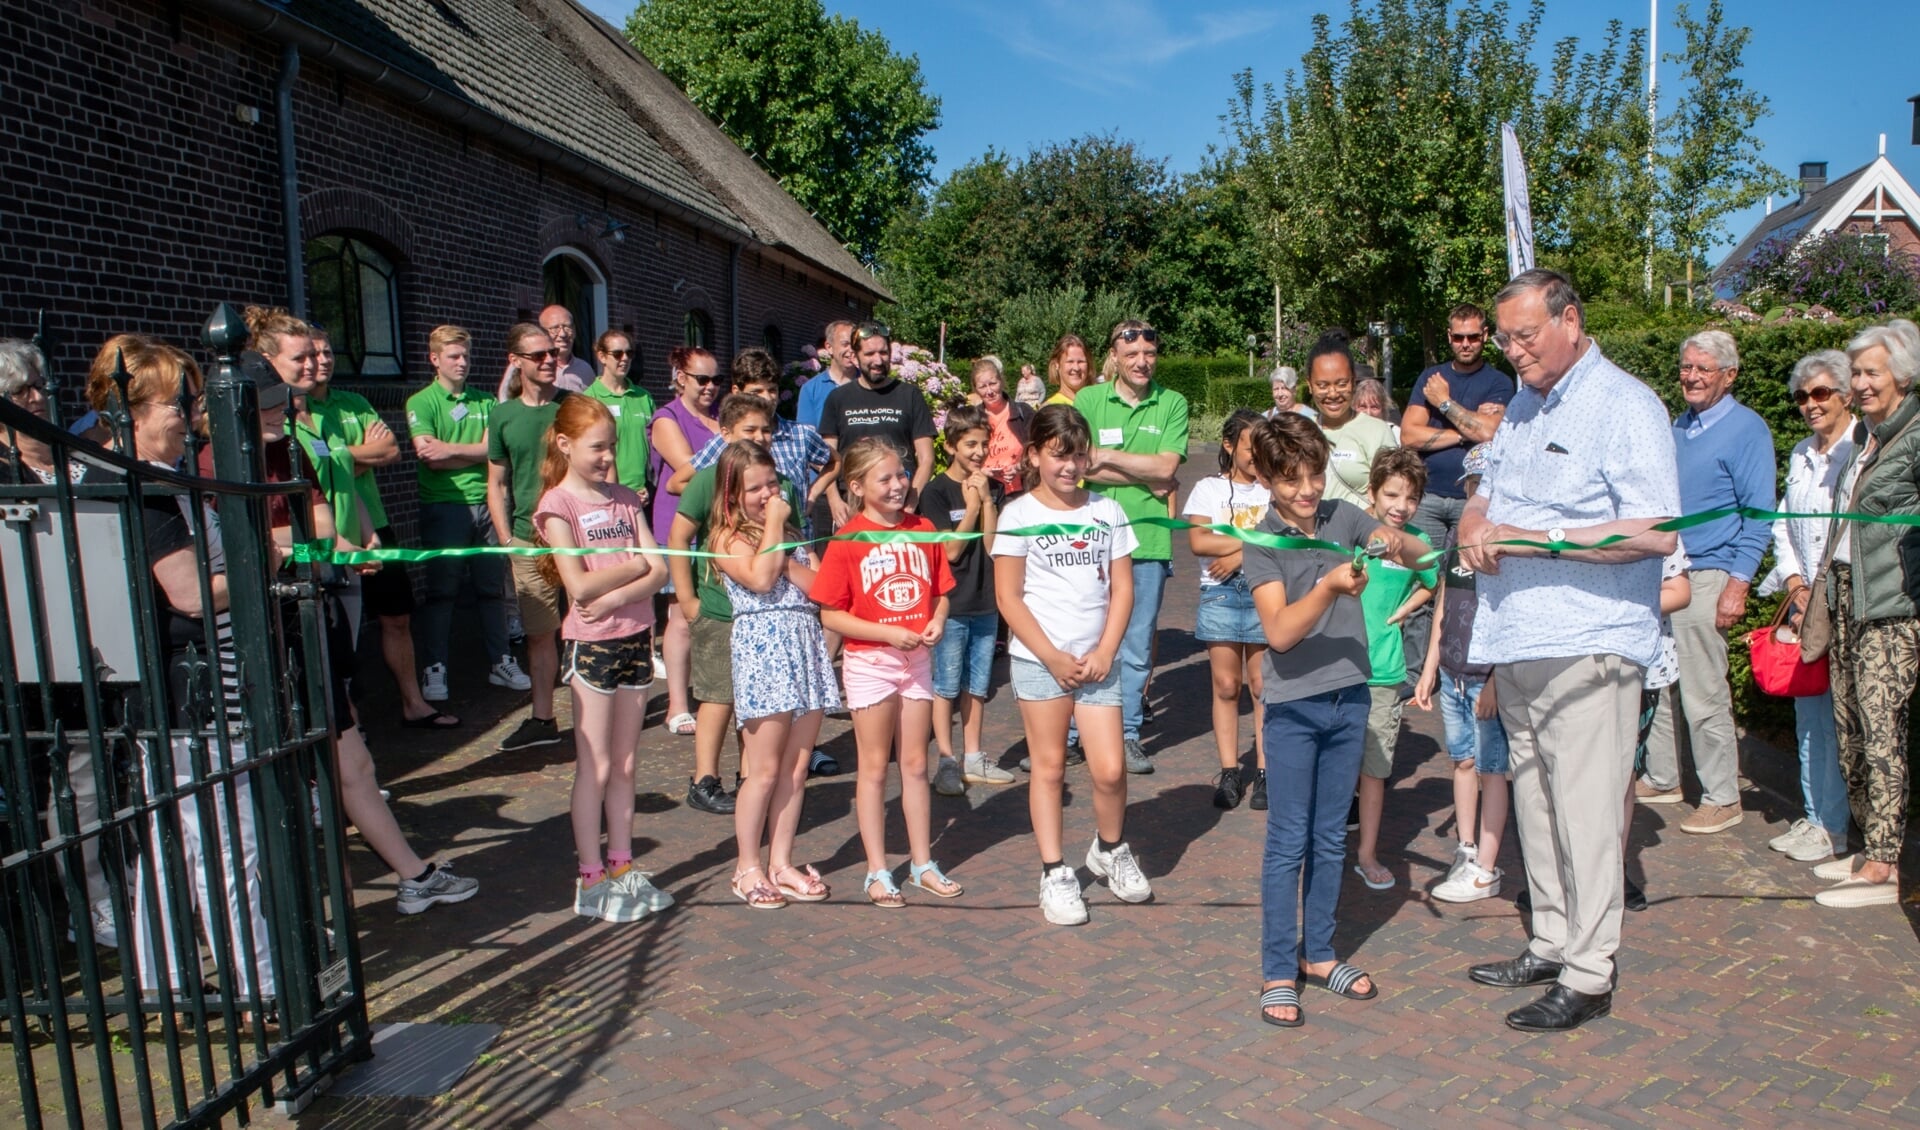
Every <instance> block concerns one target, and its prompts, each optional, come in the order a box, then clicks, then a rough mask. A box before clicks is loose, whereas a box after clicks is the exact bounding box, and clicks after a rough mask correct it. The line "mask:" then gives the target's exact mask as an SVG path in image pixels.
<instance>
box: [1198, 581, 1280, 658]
mask: <svg viewBox="0 0 1920 1130" xmlns="http://www.w3.org/2000/svg"><path fill="white" fill-rule="evenodd" d="M1193 638H1194V639H1197V640H1199V641H1200V642H1201V643H1248V644H1259V645H1261V646H1265V645H1266V642H1267V636H1266V633H1265V632H1263V631H1261V630H1260V614H1259V613H1258V612H1255V611H1254V608H1253V590H1252V589H1249V588H1248V587H1247V575H1246V574H1245V573H1235V574H1234V575H1233V576H1232V577H1230V578H1228V579H1227V580H1224V581H1222V582H1220V583H1219V584H1217V585H1208V586H1206V587H1205V588H1202V589H1201V590H1200V609H1199V612H1198V614H1197V615H1196V616H1195V618H1194V627H1193Z"/></svg>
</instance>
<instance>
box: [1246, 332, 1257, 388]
mask: <svg viewBox="0 0 1920 1130" xmlns="http://www.w3.org/2000/svg"><path fill="white" fill-rule="evenodd" d="M1259 350H1260V335H1259V334H1248V335H1247V379H1248V380H1252V379H1253V356H1254V354H1255V353H1257V352H1259Z"/></svg>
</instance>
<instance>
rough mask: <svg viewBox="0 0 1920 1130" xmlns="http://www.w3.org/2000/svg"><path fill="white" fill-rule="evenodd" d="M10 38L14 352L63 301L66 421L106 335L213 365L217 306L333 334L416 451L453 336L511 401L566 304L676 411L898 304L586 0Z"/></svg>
mask: <svg viewBox="0 0 1920 1130" xmlns="http://www.w3.org/2000/svg"><path fill="white" fill-rule="evenodd" d="M0 31H3V32H4V34H5V36H6V39H7V41H8V42H9V43H10V44H11V45H12V49H11V50H10V51H9V52H8V53H7V55H6V58H5V61H4V62H0V89H4V92H5V96H4V97H0V128H3V129H4V131H5V133H6V135H7V136H8V137H9V138H10V141H11V143H10V144H9V145H7V146H5V147H0V169H3V170H4V172H3V173H0V176H3V177H4V181H5V184H6V189H5V191H4V192H0V334H5V335H13V336H27V335H29V334H31V333H33V332H34V330H35V329H36V325H37V319H38V318H39V317H40V316H41V312H42V311H44V321H45V328H46V330H47V333H48V338H49V350H48V352H49V359H50V361H51V362H52V368H53V370H54V372H53V377H54V380H55V381H56V382H57V383H58V384H60V385H62V386H64V387H65V388H66V390H67V400H68V402H69V403H72V402H73V398H74V397H75V396H76V395H77V389H76V388H75V386H76V385H77V384H78V383H79V382H80V381H82V380H83V379H84V374H85V371H86V366H87V364H88V363H89V361H90V359H91V357H92V355H93V352H94V351H95V350H96V349H97V348H98V346H99V343H100V342H101V341H102V340H103V339H104V338H106V337H107V336H108V335H110V334H112V333H114V332H118V331H123V330H135V331H141V332H148V333H154V334H158V335H160V336H162V337H165V338H167V339H168V340H171V341H175V342H178V343H181V344H190V345H191V346H192V348H193V349H195V350H196V351H199V346H198V344H197V340H198V333H199V326H200V324H201V323H202V321H203V320H204V319H205V318H206V316H207V313H208V312H209V311H210V310H211V309H212V307H213V306H214V304H215V303H217V302H220V301H233V302H238V303H247V302H252V303H263V304H276V305H289V306H293V307H295V308H296V309H300V308H303V307H304V309H305V310H306V311H307V312H309V313H310V314H312V315H313V316H314V317H316V318H319V319H320V320H322V321H324V322H326V323H327V324H328V325H329V327H330V329H331V330H332V331H333V334H334V337H335V348H336V351H337V353H338V354H339V356H340V369H339V375H338V376H337V377H336V380H337V382H338V383H339V384H340V386H341V387H343V388H352V389H354V390H356V391H358V392H361V393H362V394H363V395H366V396H367V397H368V398H369V399H371V400H372V401H373V402H374V404H375V405H376V406H378V407H379V408H380V409H381V410H382V411H383V412H385V413H387V414H388V415H389V416H390V417H391V418H392V419H393V422H394V423H395V426H396V431H397V432H401V434H403V435H404V431H402V429H401V428H400V427H399V417H400V415H401V413H400V408H401V404H402V402H403V401H404V398H405V397H406V395H407V394H408V393H410V392H411V391H413V390H414V389H416V388H418V387H419V386H420V385H421V384H423V383H424V382H425V381H426V380H427V379H429V377H430V373H429V370H428V367H427V362H426V357H425V340H426V335H427V332H428V330H429V329H430V328H432V327H433V326H435V325H438V324H440V323H443V322H454V323H457V324H460V325H463V326H466V327H467V328H468V329H470V330H472V331H473V333H474V335H475V365H474V371H473V379H474V380H475V381H476V382H480V383H483V384H490V383H491V382H492V381H493V380H495V379H497V374H498V373H499V372H500V370H501V369H502V367H503V366H504V362H505V357H504V349H503V339H504V335H505V331H506V328H507V326H508V325H509V324H511V323H512V322H514V321H517V320H522V319H527V318H530V317H531V316H532V315H534V313H535V312H536V311H537V310H538V309H539V308H540V307H541V306H542V305H544V304H546V302H547V301H549V300H553V299H558V300H560V301H563V302H565V303H566V304H567V305H569V306H571V307H572V308H573V309H574V311H575V319H576V322H577V324H578V325H579V327H580V339H579V346H578V348H579V349H580V351H581V352H582V353H587V352H588V351H589V348H590V346H591V343H592V340H593V336H594V335H595V334H596V333H597V332H598V331H599V330H601V329H605V328H607V327H609V326H617V327H620V328H621V329H624V330H626V331H628V332H629V333H631V334H633V335H634V337H635V342H636V347H637V350H638V352H639V354H640V357H641V363H640V364H639V366H638V367H637V369H636V376H637V377H638V379H639V380H640V381H641V382H642V383H644V384H646V385H648V386H649V387H652V388H654V389H655V390H656V391H657V390H659V389H660V388H661V387H662V385H663V383H664V381H665V379H666V366H665V357H666V353H667V350H668V349H669V348H671V347H672V346H675V345H678V344H681V343H682V342H684V341H696V342H699V343H702V344H705V345H707V346H708V347H710V348H712V349H713V350H714V352H716V353H717V354H719V355H720V356H721V357H722V359H723V364H724V359H725V358H726V357H728V356H730V355H731V354H732V353H733V352H734V351H735V350H737V349H740V348H744V347H746V346H748V345H766V346H768V347H770V348H772V349H773V350H774V352H775V353H776V354H777V355H778V356H779V357H780V358H781V360H783V361H786V360H792V359H793V358H795V357H796V356H797V355H798V353H799V349H800V347H801V346H802V345H804V344H806V343H809V342H811V341H814V340H815V339H816V338H817V336H818V334H819V331H820V327H821V326H822V325H823V324H824V323H825V322H827V321H830V320H832V319H834V318H839V317H859V316H865V315H866V314H868V313H869V312H870V311H871V309H872V306H873V303H874V302H875V301H876V300H878V299H881V298H884V297H887V296H886V294H885V292H884V290H883V289H882V288H881V287H880V285H879V284H878V283H877V282H876V281H875V280H874V279H873V278H872V276H871V275H869V274H868V273H867V272H866V270H865V269H864V268H863V267H862V266H861V264H860V263H859V262H858V261H857V260H856V259H855V258H854V257H853V256H851V255H850V254H848V252H847V251H846V250H845V249H844V248H843V247H841V246H840V244H839V243H838V242H836V241H835V240H834V239H833V237H832V236H831V235H829V234H828V233H827V231H826V230H825V229H824V228H823V227H822V226H821V225H820V224H819V222H818V221H816V220H815V219H814V218H813V217H812V216H810V215H809V214H808V213H807V212H806V210H805V209H804V208H802V207H801V206H800V205H799V204H798V203H797V202H795V201H794V200H793V199H792V198H791V197H790V196H788V195H787V194H786V192H785V191H784V190H783V189H781V187H780V186H779V184H778V183H777V182H776V181H774V180H773V178H772V177H770V176H768V175H767V174H766V173H765V172H764V171H762V170H761V169H760V168H759V167H758V166H757V165H756V164H755V163H754V162H753V161H752V159H751V158H749V157H748V156H747V155H746V154H745V153H743V152H742V151H741V150H740V149H739V148H738V147H737V146H735V145H734V144H733V143H732V142H731V141H730V140H728V139H727V137H726V136H725V135H724V134H722V133H721V132H720V131H719V129H718V128H716V127H715V126H714V125H713V123H712V122H710V121H709V120H708V119H707V118H706V116H705V115H704V114H702V113H701V111H700V110H699V109H698V108H697V107H695V106H694V105H693V104H692V103H691V102H689V101H687V99H686V98H685V96H684V95H682V94H681V92H680V91H679V90H678V89H677V88H676V87H675V86H674V85H673V84H672V83H671V82H670V81H669V80H667V79H666V78H665V77H664V76H663V75H661V74H660V72H659V71H657V70H656V69H654V67H653V66H652V65H651V64H649V63H648V62H647V61H646V60H645V59H644V58H642V57H641V56H640V55H639V54H638V53H636V52H635V51H634V50H633V49H632V48H631V47H630V46H629V45H628V44H627V43H626V41H625V40H624V39H623V38H622V37H621V36H620V35H619V33H618V32H617V31H615V30H614V29H613V28H611V27H609V26H608V25H607V24H606V23H605V22H603V21H601V20H600V19H599V18H598V17H596V16H594V15H592V14H590V13H588V12H587V11H585V10H584V9H583V8H581V7H580V6H579V5H578V4H577V3H575V2H574V0H32V2H27V0H0ZM288 141H290V142H291V145H290V146H286V145H284V144H283V143H285V142H288ZM289 213H291V215H290V214H289ZM289 220H292V221H295V223H289ZM203 359H204V358H203ZM383 474H385V475H386V476H387V478H385V479H384V480H383V484H382V485H383V488H384V492H385V493H386V495H387V496H388V498H389V499H390V501H392V502H394V503H397V504H398V505H396V506H394V507H393V509H394V510H395V511H396V513H395V517H396V519H397V520H399V522H400V524H401V525H402V532H403V534H406V533H409V532H410V531H408V530H407V529H406V527H407V526H408V525H410V521H408V519H409V518H410V515H411V509H412V507H411V505H410V500H411V496H412V493H413V473H412V467H411V462H410V461H408V462H405V463H403V464H402V465H401V466H399V467H397V468H394V469H391V470H390V471H389V472H385V473H383Z"/></svg>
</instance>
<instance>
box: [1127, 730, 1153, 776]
mask: <svg viewBox="0 0 1920 1130" xmlns="http://www.w3.org/2000/svg"><path fill="white" fill-rule="evenodd" d="M1127 772H1129V773H1138V774H1147V773H1151V772H1153V761H1152V760H1151V759H1150V758H1148V757H1147V751H1146V750H1145V749H1143V748H1141V746H1140V739H1139V738H1128V739H1127Z"/></svg>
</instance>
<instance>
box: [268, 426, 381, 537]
mask: <svg viewBox="0 0 1920 1130" xmlns="http://www.w3.org/2000/svg"><path fill="white" fill-rule="evenodd" d="M311 414H312V416H313V421H312V424H313V426H312V427H308V426H307V425H306V424H303V423H301V422H300V420H299V418H298V417H297V416H294V415H292V414H289V415H288V416H287V435H288V437H289V439H290V440H291V442H292V443H293V445H294V446H295V447H297V448H299V449H300V453H299V455H298V456H297V457H296V462H295V468H296V469H298V468H300V467H303V466H304V467H307V468H311V469H312V472H313V485H314V486H316V487H318V488H320V497H321V498H324V499H326V500H327V505H328V506H330V507H332V508H333V525H334V529H335V530H337V531H338V532H339V534H340V536H341V537H343V538H346V539H347V540H348V541H350V542H352V543H354V544H355V545H365V544H366V543H367V535H368V534H369V533H371V532H372V531H370V530H363V529H361V528H360V507H359V505H358V503H359V495H358V494H356V493H355V491H354V484H353V453H352V452H351V451H348V450H347V437H346V436H345V435H344V434H342V433H341V431H340V430H339V427H338V421H335V420H332V419H330V418H328V417H326V416H323V415H322V414H321V413H320V412H318V411H313V412H312V413H311ZM375 528H376V529H377V528H378V527H375Z"/></svg>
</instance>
